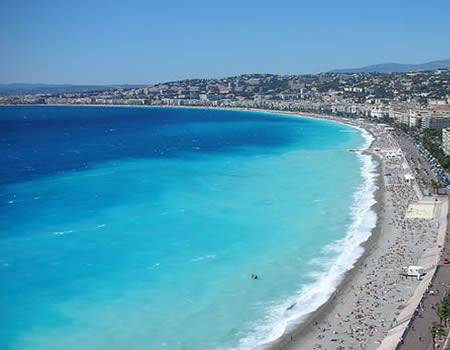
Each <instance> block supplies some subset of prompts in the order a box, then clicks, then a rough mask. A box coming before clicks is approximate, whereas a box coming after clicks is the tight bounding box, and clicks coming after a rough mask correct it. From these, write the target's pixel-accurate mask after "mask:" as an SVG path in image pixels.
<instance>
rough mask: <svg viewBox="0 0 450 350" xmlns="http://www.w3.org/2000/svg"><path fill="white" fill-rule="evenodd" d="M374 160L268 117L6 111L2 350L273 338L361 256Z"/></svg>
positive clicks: (314, 127)
mask: <svg viewBox="0 0 450 350" xmlns="http://www.w3.org/2000/svg"><path fill="white" fill-rule="evenodd" d="M364 143H365V140H364V138H363V136H362V134H361V133H360V132H359V131H357V130H355V129H352V128H350V127H348V126H344V125H341V124H336V123H331V122H326V121H319V120H312V119H306V118H295V117H287V116H280V115H275V114H267V113H254V112H236V111H219V110H214V111H212V110H200V109H165V108H102V107H2V108H0V161H1V164H2V166H1V168H0V171H1V176H0V285H1V286H2V288H1V290H0V310H2V312H1V313H0V326H1V327H0V348H2V349H3V348H4V349H46V350H47V349H80V348H83V349H123V348H129V349H159V348H161V349H201V348H209V349H212V348H214V349H228V348H239V347H240V348H251V347H252V346H255V345H257V344H260V343H264V342H265V341H267V340H270V339H273V338H276V337H277V336H279V334H280V332H282V330H283V329H284V327H285V326H286V324H287V323H288V322H289V321H292V320H297V319H298V318H299V317H301V316H302V315H303V314H304V313H305V312H307V311H312V310H313V309H314V308H316V307H317V305H318V304H320V303H321V302H323V301H324V300H326V298H327V295H328V294H329V292H330V291H331V290H332V288H333V287H335V285H336V283H337V282H338V279H336V276H340V275H341V274H342V273H343V271H345V270H346V269H347V268H349V267H350V266H351V263H352V262H353V261H354V259H355V258H356V257H357V256H358V254H360V253H361V250H360V248H358V245H359V243H360V242H361V241H363V240H364V239H366V238H367V235H368V232H369V231H370V225H371V223H372V221H373V220H372V221H370V224H367V223H365V226H367V227H364V229H361V227H360V226H358V225H359V224H360V223H359V224H358V223H357V222H356V221H355V215H356V216H361V215H360V214H361V210H362V211H363V213H365V212H366V211H367V210H368V207H370V205H369V204H370V203H371V197H370V196H369V197H367V193H369V194H370V193H371V192H370V191H371V190H372V187H371V184H370V183H368V177H367V173H368V172H370V171H369V170H370V169H368V168H367V166H368V164H367V162H366V164H365V167H366V170H365V171H366V175H365V173H364V172H361V169H362V167H363V166H364V160H363V157H362V156H359V155H357V154H355V153H352V152H348V150H349V149H350V148H357V147H362V145H363V144H364ZM358 195H359V197H358ZM363 195H365V196H366V197H364V196H363ZM361 196H362V197H361ZM361 203H362V204H361ZM360 204H361V205H360ZM358 210H359V212H358ZM357 224H358V225H357ZM358 227H359V228H358ZM344 246H345V247H346V249H345V250H346V252H347V255H346V256H345V254H344V255H343V254H342V252H341V251H340V249H341V248H343V247H344ZM330 247H331V248H330ZM333 247H334V249H333ZM330 269H335V271H333V273H330ZM251 273H257V274H258V275H259V276H260V279H258V280H256V281H255V280H252V279H251V278H250V277H249V276H250V274H251ZM331 275H333V276H331ZM325 289H326V290H325ZM294 302H296V303H297V306H296V307H294V308H293V309H292V310H289V311H286V306H289V305H291V304H292V303H294Z"/></svg>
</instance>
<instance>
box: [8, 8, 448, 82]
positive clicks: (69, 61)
mask: <svg viewBox="0 0 450 350" xmlns="http://www.w3.org/2000/svg"><path fill="white" fill-rule="evenodd" d="M448 10H450V5H449V4H448V3H447V2H444V1H432V2H428V3H427V4H426V5H425V4H423V3H422V2H419V1H408V2H406V1H399V2H396V3H395V4H393V3H388V2H387V1H382V2H378V3H377V5H376V6H373V5H372V6H371V7H369V6H368V5H366V4H361V3H359V2H354V1H347V2H346V3H345V4H342V3H340V4H335V3H333V2H328V1H326V2H322V3H321V4H312V3H308V2H302V3H294V2H289V1H284V2H280V3H277V6H274V5H273V4H272V3H269V2H265V1H262V2H261V1H260V2H257V3H256V2H246V3H245V4H242V3H238V2H234V1H231V2H227V4H213V5H211V4H210V3H208V2H206V1H196V2H193V3H188V4H186V3H182V2H176V1H174V2H171V3H164V4H162V3H154V2H151V3H145V2H139V1H135V2H132V3H128V4H127V6H126V7H124V6H123V4H121V3H119V2H114V1H113V2H106V1H98V2H96V3H94V4H92V3H88V2H79V3H76V4H75V3H57V2H53V1H40V2H36V3H27V2H24V1H14V2H12V1H5V2H2V4H1V5H0V13H1V14H0V22H1V23H2V24H0V26H1V28H2V32H3V33H4V38H3V43H2V46H3V52H4V54H3V55H2V64H1V65H0V66H1V68H0V77H1V78H0V83H21V82H24V83H54V84H120V83H129V84H152V83H158V82H163V81H173V80H181V79H189V78H219V77H226V76H234V75H239V74H246V73H249V74H251V73H273V74H307V73H319V72H326V71H329V70H332V69H339V68H347V67H360V66H365V65H370V64H377V63H384V62H398V63H409V64H416V63H424V62H427V61H433V60H439V59H448V58H449V57H450V46H449V45H448V42H447V41H446V35H447V34H448V33H449V32H450V24H449V23H448V21H446V18H445V17H446V13H448Z"/></svg>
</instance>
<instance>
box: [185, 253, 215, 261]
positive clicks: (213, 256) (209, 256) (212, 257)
mask: <svg viewBox="0 0 450 350" xmlns="http://www.w3.org/2000/svg"><path fill="white" fill-rule="evenodd" d="M215 258H216V256H215V255H214V254H209V255H205V256H198V257H196V258H194V259H191V261H201V260H205V259H215Z"/></svg>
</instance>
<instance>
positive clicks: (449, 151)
mask: <svg viewBox="0 0 450 350" xmlns="http://www.w3.org/2000/svg"><path fill="white" fill-rule="evenodd" d="M442 150H443V151H444V153H445V154H446V155H448V156H450V128H446V129H442Z"/></svg>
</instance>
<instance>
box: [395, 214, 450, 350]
mask: <svg viewBox="0 0 450 350" xmlns="http://www.w3.org/2000/svg"><path fill="white" fill-rule="evenodd" d="M449 220H450V216H449V215H447V236H446V239H445V246H444V249H443V250H442V257H450V246H449V244H448V243H449V242H448V240H449V238H448V237H449V235H450V224H449ZM449 288H450V265H445V264H443V263H442V259H440V264H439V265H438V268H437V271H436V273H435V276H434V279H433V282H432V283H431V285H430V286H429V292H428V293H426V295H425V296H424V298H423V300H422V302H421V304H420V307H419V310H420V311H419V313H418V315H417V316H416V317H415V318H414V320H413V322H412V323H411V325H410V327H409V331H408V333H407V335H406V337H405V338H404V341H403V344H401V346H400V347H399V348H400V349H401V350H429V349H432V348H433V346H432V339H431V333H430V327H431V325H432V323H433V322H439V317H438V316H437V314H436V308H437V305H438V304H439V303H440V301H441V299H442V298H443V297H444V296H445V294H446V292H447V290H448V289H449ZM443 342H444V338H443V339H442V341H440V342H439V344H440V348H441V349H442V345H443Z"/></svg>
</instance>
